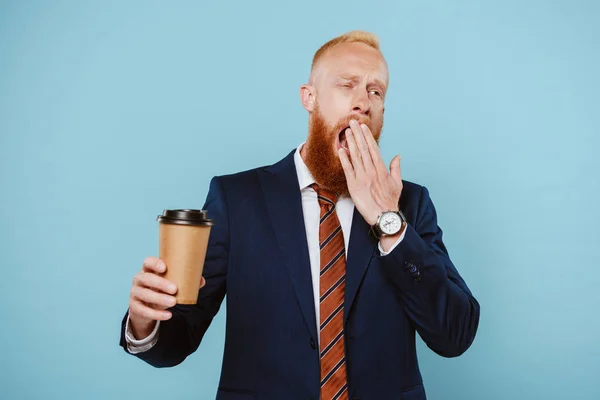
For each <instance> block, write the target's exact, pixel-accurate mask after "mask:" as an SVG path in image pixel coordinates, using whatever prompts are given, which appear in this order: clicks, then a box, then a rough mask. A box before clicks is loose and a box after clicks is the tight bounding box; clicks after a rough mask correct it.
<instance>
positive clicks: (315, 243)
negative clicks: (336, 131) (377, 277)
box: [125, 143, 406, 354]
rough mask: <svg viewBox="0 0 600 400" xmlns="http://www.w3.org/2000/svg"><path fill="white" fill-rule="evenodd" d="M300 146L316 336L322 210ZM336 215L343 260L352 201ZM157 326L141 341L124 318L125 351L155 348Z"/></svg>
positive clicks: (343, 199) (343, 201) (342, 201)
mask: <svg viewBox="0 0 600 400" xmlns="http://www.w3.org/2000/svg"><path fill="white" fill-rule="evenodd" d="M303 145H304V143H302V144H301V145H300V146H298V148H297V149H296V153H295V154H294V164H295V165H296V173H297V174H298V182H299V184H300V192H301V194H302V212H303V214H304V226H305V227H306V238H307V240H308V243H307V244H308V254H309V257H310V273H311V276H312V284H313V294H314V302H315V313H316V317H317V318H316V322H317V332H319V330H320V329H319V328H320V322H319V321H320V310H321V308H320V297H319V293H320V290H319V289H320V288H319V284H320V282H319V278H320V276H321V274H320V269H321V259H320V256H321V255H320V248H319V220H320V211H321V208H320V206H319V201H318V200H317V193H316V192H315V191H314V189H313V188H312V187H311V185H312V184H313V183H315V180H314V178H313V177H312V175H311V173H310V171H309V170H308V167H307V166H306V164H305V163H304V160H303V159H302V157H301V156H300V150H301V149H302V146H303ZM336 213H337V216H338V219H339V221H340V225H341V227H342V234H343V236H344V245H345V248H346V256H347V255H348V242H349V240H350V229H351V227H352V217H353V215H354V203H353V202H352V199H351V198H350V197H348V196H340V198H339V199H338V201H337V204H336ZM405 232H406V230H404V232H402V235H401V236H400V238H398V240H397V241H396V243H394V245H393V246H392V247H391V248H390V250H389V251H387V252H385V251H383V249H382V248H381V244H379V251H380V253H381V255H382V256H386V255H388V254H389V253H390V252H391V251H392V250H394V248H395V247H396V246H397V245H398V244H399V243H400V242H401V241H402V239H404V233H405ZM159 325H160V321H158V322H157V323H156V326H155V327H154V330H153V331H152V333H151V334H150V335H149V336H148V337H146V338H144V339H141V340H136V339H134V336H133V333H132V331H131V329H130V327H129V318H127V322H126V326H125V339H126V342H127V350H128V351H129V352H130V353H132V354H135V353H139V352H143V351H147V350H149V349H150V348H152V346H154V344H156V342H157V340H158V332H159V331H158V327H159Z"/></svg>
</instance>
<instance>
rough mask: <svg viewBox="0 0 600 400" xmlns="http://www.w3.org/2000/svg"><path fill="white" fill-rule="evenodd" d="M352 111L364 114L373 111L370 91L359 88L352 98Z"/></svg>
mask: <svg viewBox="0 0 600 400" xmlns="http://www.w3.org/2000/svg"><path fill="white" fill-rule="evenodd" d="M352 111H353V112H356V113H360V114H364V115H369V114H370V112H371V100H370V99H369V93H368V92H367V91H366V90H357V91H356V92H355V95H354V98H353V99H352Z"/></svg>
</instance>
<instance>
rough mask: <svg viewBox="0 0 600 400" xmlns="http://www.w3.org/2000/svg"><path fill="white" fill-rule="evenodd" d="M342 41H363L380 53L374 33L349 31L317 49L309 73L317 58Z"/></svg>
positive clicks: (313, 67) (317, 60)
mask: <svg viewBox="0 0 600 400" xmlns="http://www.w3.org/2000/svg"><path fill="white" fill-rule="evenodd" d="M342 43H364V44H366V45H368V46H370V47H372V48H374V49H375V50H377V51H378V52H379V53H381V48H380V47H379V39H378V38H377V36H376V35H375V34H373V33H370V32H365V31H350V32H347V33H344V34H343V35H340V36H338V37H336V38H333V39H331V40H330V41H328V42H327V43H325V44H324V45H323V46H321V48H319V50H317V52H316V53H315V55H314V57H313V61H312V66H311V69H310V71H311V74H312V71H313V70H314V69H315V66H316V65H317V63H318V62H319V60H320V59H321V58H323V56H324V55H325V54H326V53H327V52H328V51H330V50H331V49H332V48H334V47H335V46H337V45H339V44H342Z"/></svg>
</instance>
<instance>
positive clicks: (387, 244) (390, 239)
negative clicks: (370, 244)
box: [379, 223, 406, 253]
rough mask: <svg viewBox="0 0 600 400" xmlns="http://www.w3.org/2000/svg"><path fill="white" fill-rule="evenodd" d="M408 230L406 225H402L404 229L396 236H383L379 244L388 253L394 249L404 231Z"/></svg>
mask: <svg viewBox="0 0 600 400" xmlns="http://www.w3.org/2000/svg"><path fill="white" fill-rule="evenodd" d="M405 230H406V223H404V224H402V229H400V231H399V232H398V233H396V234H394V235H387V236H382V237H381V238H380V239H379V244H380V245H381V249H382V250H383V251H385V252H386V253H387V252H389V250H390V249H391V248H392V246H393V245H394V244H395V243H396V242H397V241H398V239H400V237H401V236H402V234H404V231H405Z"/></svg>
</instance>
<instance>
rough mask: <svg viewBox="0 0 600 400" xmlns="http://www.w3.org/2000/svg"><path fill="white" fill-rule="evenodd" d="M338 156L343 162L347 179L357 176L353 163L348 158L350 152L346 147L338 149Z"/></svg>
mask: <svg viewBox="0 0 600 400" xmlns="http://www.w3.org/2000/svg"><path fill="white" fill-rule="evenodd" d="M338 156H339V157H340V161H341V163H342V168H343V169H344V174H345V175H346V181H350V180H351V179H354V178H355V174H354V168H353V167H352V163H351V162H350V160H349V159H348V154H347V153H346V150H345V149H339V150H338Z"/></svg>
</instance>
